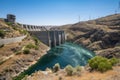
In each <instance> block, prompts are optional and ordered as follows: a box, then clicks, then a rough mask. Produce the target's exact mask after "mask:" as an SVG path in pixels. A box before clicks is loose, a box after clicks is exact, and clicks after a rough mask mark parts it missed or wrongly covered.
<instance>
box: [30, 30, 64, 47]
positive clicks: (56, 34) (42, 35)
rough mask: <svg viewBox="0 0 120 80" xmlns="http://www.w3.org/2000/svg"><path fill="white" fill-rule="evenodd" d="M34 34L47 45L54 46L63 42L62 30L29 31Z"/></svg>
mask: <svg viewBox="0 0 120 80" xmlns="http://www.w3.org/2000/svg"><path fill="white" fill-rule="evenodd" d="M29 32H30V33H31V35H35V36H36V37H37V38H38V39H40V41H41V42H43V43H44V44H46V45H48V46H49V47H55V46H58V45H61V44H63V43H64V42H65V34H64V31H29Z"/></svg>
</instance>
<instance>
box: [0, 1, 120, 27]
mask: <svg viewBox="0 0 120 80" xmlns="http://www.w3.org/2000/svg"><path fill="white" fill-rule="evenodd" d="M119 1H120V0H0V17H6V14H8V13H11V14H15V15H16V18H17V22H19V23H24V24H34V25H64V24H72V23H76V22H78V21H79V16H80V21H85V20H88V19H89V18H91V19H95V18H98V17H102V16H106V15H110V14H114V13H115V10H116V9H118V2H119Z"/></svg>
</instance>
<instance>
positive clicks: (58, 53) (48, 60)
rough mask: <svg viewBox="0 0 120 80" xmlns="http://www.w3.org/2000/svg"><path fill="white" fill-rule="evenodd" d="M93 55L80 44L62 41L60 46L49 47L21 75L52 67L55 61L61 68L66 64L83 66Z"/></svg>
mask: <svg viewBox="0 0 120 80" xmlns="http://www.w3.org/2000/svg"><path fill="white" fill-rule="evenodd" d="M94 56H95V53H94V52H92V51H90V50H88V49H86V48H85V47H83V46H81V45H77V44H73V43H64V44H62V45H60V46H56V47H55V48H51V49H50V50H49V51H48V52H47V54H46V55H44V56H43V57H41V58H40V59H39V61H38V62H37V63H36V64H35V65H33V66H32V67H30V68H29V69H28V70H26V71H25V72H23V73H22V74H21V75H30V74H32V73H33V72H35V71H38V70H45V69H46V68H52V67H53V66H54V65H55V64H56V63H59V64H60V67H61V68H64V67H65V66H67V65H72V66H73V67H75V66H77V65H80V66H85V65H86V64H87V62H88V60H89V59H90V58H92V57H94ZM21 75H20V76H21ZM20 76H19V77H20Z"/></svg>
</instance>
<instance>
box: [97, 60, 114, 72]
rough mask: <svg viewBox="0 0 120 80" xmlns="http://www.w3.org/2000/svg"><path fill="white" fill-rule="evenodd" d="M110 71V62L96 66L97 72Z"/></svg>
mask: <svg viewBox="0 0 120 80" xmlns="http://www.w3.org/2000/svg"><path fill="white" fill-rule="evenodd" d="M110 69H112V65H111V63H110V62H107V61H106V62H101V63H100V64H99V65H98V70H99V71H101V72H105V71H107V70H110Z"/></svg>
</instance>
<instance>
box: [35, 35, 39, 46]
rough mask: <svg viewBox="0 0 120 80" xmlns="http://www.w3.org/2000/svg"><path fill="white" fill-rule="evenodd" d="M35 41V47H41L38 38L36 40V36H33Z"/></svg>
mask: <svg viewBox="0 0 120 80" xmlns="http://www.w3.org/2000/svg"><path fill="white" fill-rule="evenodd" d="M33 40H34V41H35V45H39V43H40V40H39V39H38V38H36V37H35V36H33Z"/></svg>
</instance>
